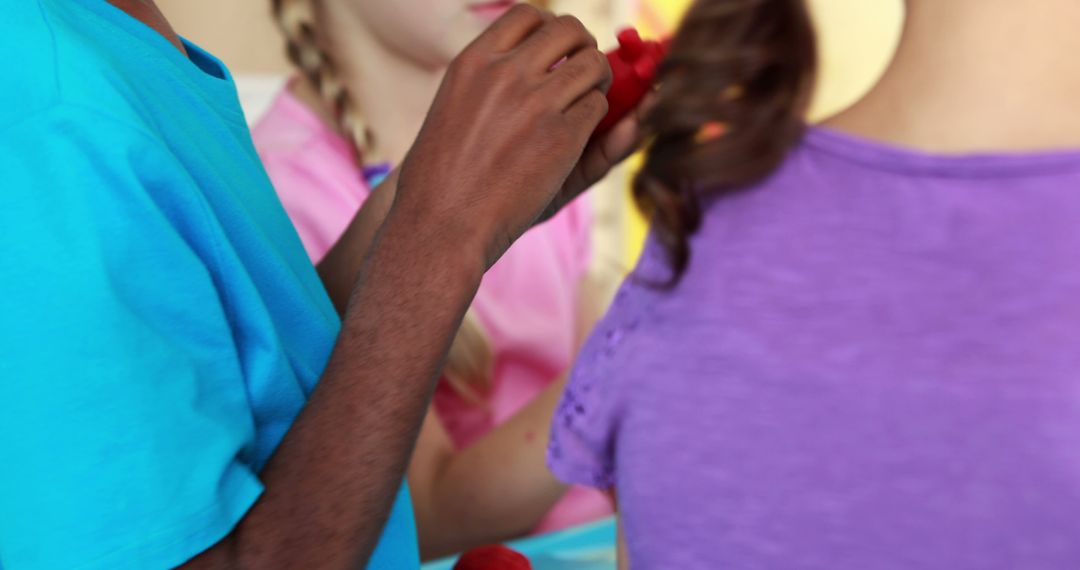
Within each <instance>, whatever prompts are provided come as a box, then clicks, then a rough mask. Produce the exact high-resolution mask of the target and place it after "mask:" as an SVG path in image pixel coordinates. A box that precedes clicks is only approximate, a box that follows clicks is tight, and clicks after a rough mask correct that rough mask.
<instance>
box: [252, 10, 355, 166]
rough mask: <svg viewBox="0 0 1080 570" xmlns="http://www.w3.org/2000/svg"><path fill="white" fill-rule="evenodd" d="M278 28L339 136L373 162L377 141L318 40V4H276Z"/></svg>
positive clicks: (297, 65) (298, 67)
mask: <svg viewBox="0 0 1080 570" xmlns="http://www.w3.org/2000/svg"><path fill="white" fill-rule="evenodd" d="M273 6H274V14H275V15H276V16H277V22H278V26H279V27H280V28H281V31H282V33H284V34H285V40H286V49H287V51H288V54H289V60H291V61H292V63H293V65H295V66H296V68H297V69H299V70H300V72H301V73H303V74H304V77H305V78H306V79H307V80H308V82H309V83H311V85H312V86H314V87H315V90H316V91H317V92H318V93H319V95H320V96H321V97H322V98H323V100H324V101H325V102H326V105H327V107H328V108H329V109H330V111H331V113H333V115H334V118H335V119H336V120H337V122H338V130H339V132H340V133H341V134H342V135H343V136H344V137H345V138H347V139H348V140H349V142H350V143H352V145H353V148H354V149H355V152H356V155H357V158H358V159H359V158H360V157H361V156H364V157H366V159H367V160H368V161H371V160H372V158H373V157H372V154H373V152H374V147H375V144H374V140H373V138H374V137H373V136H372V134H371V130H370V129H369V128H368V126H367V124H366V123H365V122H364V120H363V118H362V117H361V115H360V113H359V112H357V110H356V104H355V102H354V101H353V98H352V97H351V96H350V95H349V90H348V89H347V88H346V85H345V82H344V81H343V80H342V79H341V77H340V76H339V74H338V70H337V66H336V65H335V63H334V59H333V58H332V57H331V55H330V54H329V53H328V52H327V51H326V50H324V49H322V47H320V45H319V41H318V38H317V36H316V33H315V30H316V24H317V22H316V16H315V0H273Z"/></svg>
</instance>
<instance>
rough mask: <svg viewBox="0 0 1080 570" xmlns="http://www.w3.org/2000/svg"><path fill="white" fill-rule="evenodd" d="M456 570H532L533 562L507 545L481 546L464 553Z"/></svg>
mask: <svg viewBox="0 0 1080 570" xmlns="http://www.w3.org/2000/svg"><path fill="white" fill-rule="evenodd" d="M454 570H532V564H531V563H530V562H529V559H528V558H525V556H524V555H522V554H519V553H517V552H514V551H513V550H510V549H509V548H507V547H505V546H481V547H480V548H474V549H472V550H470V551H468V552H466V553H465V554H463V555H462V556H461V558H459V559H458V561H457V564H455V565H454Z"/></svg>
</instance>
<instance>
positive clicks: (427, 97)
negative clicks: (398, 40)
mask: <svg viewBox="0 0 1080 570" xmlns="http://www.w3.org/2000/svg"><path fill="white" fill-rule="evenodd" d="M333 6H334V4H328V6H327V8H328V9H331V8H332V7H333ZM325 20H326V21H327V22H330V24H329V28H328V29H327V30H326V31H327V33H328V37H329V45H330V46H331V49H332V51H333V53H334V59H335V63H336V64H337V67H338V69H339V71H340V73H341V74H342V80H343V81H344V82H345V85H346V86H347V88H348V90H349V94H350V95H351V96H352V98H353V100H354V101H355V104H356V106H357V107H358V112H359V113H360V116H361V117H362V118H363V120H364V122H365V123H366V124H367V125H368V127H369V128H370V129H371V131H372V134H373V135H374V139H375V156H374V157H369V158H374V159H376V160H387V161H390V162H391V163H394V164H398V163H400V162H401V161H402V160H404V158H405V154H406V153H407V152H408V151H409V149H410V148H411V147H412V144H413V141H414V140H415V139H416V135H417V134H418V133H419V132H420V127H421V126H422V125H423V122H424V118H425V117H426V116H427V111H428V108H430V107H431V102H432V100H434V98H435V93H436V92H437V91H438V89H439V84H440V83H441V82H442V78H443V74H444V72H445V69H441V68H438V69H437V68H429V67H425V66H423V65H421V64H419V63H417V62H416V61H414V60H412V59H410V58H408V57H406V56H404V55H403V54H400V53H398V52H395V51H393V50H392V49H391V48H389V47H388V46H386V45H385V44H384V43H383V42H381V41H379V40H378V38H376V37H375V35H374V34H373V33H372V32H371V31H370V30H367V29H366V28H364V27H363V26H362V25H361V26H357V25H355V19H353V18H351V17H350V15H347V14H327V15H326V18H325ZM335 22H337V23H339V26H340V27H335V24H334V23H335ZM324 116H325V113H324Z"/></svg>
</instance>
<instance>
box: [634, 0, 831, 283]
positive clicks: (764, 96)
mask: <svg viewBox="0 0 1080 570" xmlns="http://www.w3.org/2000/svg"><path fill="white" fill-rule="evenodd" d="M815 69H816V46H815V39H814V29H813V26H812V23H811V20H810V15H809V13H808V10H807V7H806V5H805V3H804V0H696V1H695V2H694V4H693V5H692V6H691V8H690V10H689V12H688V13H687V15H686V18H685V20H684V22H683V24H682V26H681V28H680V29H679V32H678V34H677V35H676V37H675V39H674V41H673V42H672V45H671V51H670V53H669V55H668V58H667V60H666V61H665V62H664V64H663V65H662V66H661V69H660V84H661V87H660V91H659V101H658V103H657V105H656V107H655V108H654V109H653V111H652V112H651V113H650V115H649V117H648V118H647V119H646V124H645V130H646V132H647V133H649V134H650V135H651V137H652V141H653V142H652V144H651V145H650V148H649V150H648V154H647V157H646V160H645V165H644V168H643V169H642V171H641V172H640V174H639V175H638V176H637V178H636V180H635V181H634V197H635V199H636V200H637V202H638V205H639V207H640V208H641V209H642V211H643V212H644V213H645V214H646V216H648V217H649V218H650V221H651V222H652V227H653V232H654V235H655V236H656V237H657V239H659V241H660V243H661V245H662V246H663V248H664V250H665V251H666V253H667V255H668V260H669V262H670V266H671V271H672V272H671V279H670V282H669V283H668V285H674V284H676V283H677V282H678V280H679V279H680V278H681V276H682V274H683V273H684V272H685V271H686V268H687V266H688V264H689V263H690V253H691V252H690V237H691V236H692V235H694V234H695V233H696V232H697V231H698V229H699V227H700V225H701V216H702V200H703V199H704V198H711V197H715V196H723V195H725V194H729V193H732V192H736V191H738V190H739V189H741V188H744V187H746V186H748V185H750V184H753V183H755V182H757V181H759V180H761V179H762V178H764V177H766V176H768V175H769V174H771V173H772V172H773V171H774V170H775V169H776V168H777V167H778V166H779V165H780V163H781V162H782V161H783V159H784V157H785V155H786V154H787V152H788V151H789V150H790V149H791V147H792V146H794V145H795V144H796V143H797V142H798V140H799V139H800V137H801V136H802V133H803V129H804V124H805V123H804V121H805V114H806V110H807V106H808V104H809V99H810V95H811V91H812V87H813V80H814V74H815V73H814V72H815Z"/></svg>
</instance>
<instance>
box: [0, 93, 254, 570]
mask: <svg viewBox="0 0 1080 570" xmlns="http://www.w3.org/2000/svg"><path fill="white" fill-rule="evenodd" d="M81 113H82V112H80V111H78V110H70V109H64V108H59V109H53V110H50V111H48V112H46V113H43V114H41V115H37V116H35V117H32V119H33V120H27V121H24V122H23V123H21V124H20V125H16V126H14V127H10V128H8V129H7V130H6V132H4V133H3V135H2V136H0V172H3V176H4V193H3V194H4V195H3V199H2V200H3V207H2V208H0V228H3V229H0V232H2V233H0V236H2V238H0V243H2V248H0V249H2V251H3V252H4V258H5V259H4V264H3V269H2V270H0V275H2V277H0V299H3V302H4V305H5V309H4V314H3V322H4V323H5V324H4V327H3V328H2V329H0V346H2V347H3V348H2V350H3V358H2V359H0V378H3V391H2V394H0V434H3V437H0V457H3V458H4V461H3V462H2V467H0V506H2V508H0V512H2V513H3V516H0V545H2V546H0V549H2V552H3V557H4V558H3V562H4V564H5V566H7V565H11V567H13V568H15V567H21V566H22V565H23V564H24V563H25V566H26V567H39V568H76V567H81V566H82V565H86V566H89V567H122V566H128V565H130V564H132V563H135V564H136V565H139V566H144V565H145V566H155V565H161V564H163V563H172V562H182V561H183V559H184V557H186V556H190V555H191V554H192V552H190V551H188V550H184V549H189V548H190V546H191V545H192V544H199V543H201V544H202V546H203V547H204V548H205V547H209V546H211V545H213V544H214V543H215V542H216V541H217V540H220V539H221V537H223V536H224V535H225V534H227V533H228V531H229V530H230V529H231V528H232V526H233V525H234V524H235V523H236V522H237V521H238V520H239V518H240V517H241V516H242V515H243V513H244V512H246V511H247V509H248V508H249V507H250V505H251V504H252V503H253V502H254V501H255V499H256V498H257V497H258V496H259V493H260V492H261V490H262V486H261V485H260V483H259V481H258V479H257V478H256V477H255V474H254V473H253V472H252V470H251V468H250V463H249V464H247V465H245V462H243V461H242V460H241V458H242V457H243V456H244V455H245V454H248V455H250V453H251V450H250V449H246V447H247V446H248V445H249V443H248V442H251V441H254V424H253V419H252V415H251V412H250V407H249V404H248V401H247V394H246V392H245V389H244V384H243V382H238V381H237V380H236V379H238V378H242V377H243V372H242V370H241V367H240V361H239V359H238V357H237V348H236V347H235V346H234V345H233V336H232V334H231V332H230V327H229V321H228V317H227V315H226V314H225V310H224V308H223V307H222V305H221V304H220V302H219V301H218V296H219V294H218V290H217V286H216V284H215V283H214V282H213V280H212V279H211V276H210V274H209V272H208V271H207V268H206V266H205V264H204V263H203V261H202V260H201V259H200V257H199V256H198V255H196V254H195V253H194V252H193V250H192V247H191V246H190V244H189V243H188V242H187V241H186V240H185V238H184V236H183V235H181V234H180V233H178V231H177V228H176V227H175V226H174V225H173V224H172V222H171V220H170V219H169V218H168V217H167V216H166V215H165V214H164V213H163V211H162V205H161V204H158V203H155V201H154V196H153V195H152V193H148V192H146V190H145V189H146V188H153V187H155V186H168V187H169V188H170V192H173V191H175V190H176V188H177V185H183V184H188V185H190V184H192V183H191V180H190V177H189V176H188V175H187V174H186V173H184V172H183V171H181V170H179V169H178V168H177V165H176V163H175V161H173V160H171V159H170V158H169V157H168V156H167V155H166V154H165V153H164V152H163V151H162V150H161V149H160V147H158V146H156V145H155V144H153V143H152V142H151V141H149V140H145V139H144V138H143V137H142V136H140V135H139V134H137V133H133V132H130V131H127V130H126V129H124V128H123V127H121V126H119V125H116V124H112V123H109V122H108V121H102V120H101V119H100V118H98V120H97V121H94V123H93V124H95V125H97V126H98V127H102V128H101V130H100V131H98V130H97V129H95V131H97V132H93V133H91V132H85V131H86V130H87V129H85V128H82V127H84V126H86V125H88V124H91V123H90V122H89V121H87V120H86V117H80V116H79V115H80V114H81ZM103 136H104V137H106V138H107V140H108V143H109V144H101V143H100V142H99V141H100V138H101V137H103ZM88 137H96V139H95V142H93V144H89V141H88ZM46 545H48V546H46ZM178 557H179V558H178Z"/></svg>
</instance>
